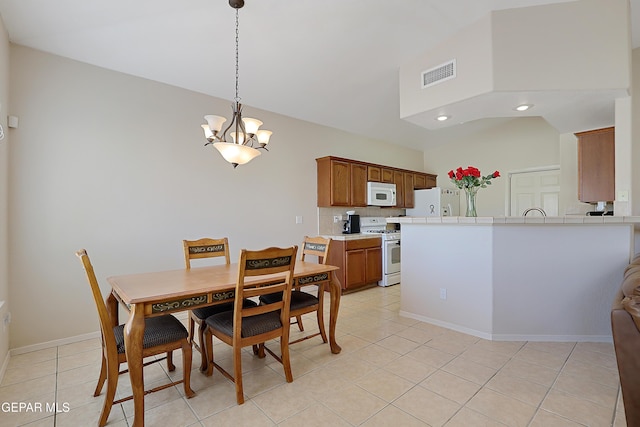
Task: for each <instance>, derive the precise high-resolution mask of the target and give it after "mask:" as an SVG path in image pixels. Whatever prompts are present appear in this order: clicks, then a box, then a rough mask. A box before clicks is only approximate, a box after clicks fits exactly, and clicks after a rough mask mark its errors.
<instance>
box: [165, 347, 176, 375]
mask: <svg viewBox="0 0 640 427" xmlns="http://www.w3.org/2000/svg"><path fill="white" fill-rule="evenodd" d="M167 369H168V370H169V372H173V371H175V370H176V365H174V364H173V351H167Z"/></svg>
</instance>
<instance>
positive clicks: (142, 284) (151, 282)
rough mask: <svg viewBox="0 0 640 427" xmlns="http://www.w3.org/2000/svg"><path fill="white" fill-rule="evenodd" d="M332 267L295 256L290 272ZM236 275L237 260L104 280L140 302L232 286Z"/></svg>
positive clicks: (307, 273) (129, 300) (120, 293)
mask: <svg viewBox="0 0 640 427" xmlns="http://www.w3.org/2000/svg"><path fill="white" fill-rule="evenodd" d="M334 270H338V267H335V266H333V265H323V264H317V263H312V262H304V261H300V260H297V261H296V266H295V270H294V273H293V275H294V278H299V277H304V276H312V275H316V274H322V273H329V272H331V271H334ZM278 276H279V275H277V274H276V275H273V277H274V278H275V277H278ZM280 276H282V275H280ZM237 279H238V264H237V263H234V264H229V265H227V264H223V265H215V266H209V267H197V268H191V269H180V270H168V271H157V272H150V273H138V274H128V275H123V276H111V277H108V278H107V282H109V284H110V285H111V287H112V288H113V290H114V291H115V292H116V293H117V294H118V296H119V297H120V298H121V299H122V301H123V302H124V303H126V304H139V303H146V302H154V301H158V300H164V299H167V298H176V297H189V296H192V295H194V294H196V295H197V294H203V293H207V292H221V291H225V290H231V289H235V286H236V281H237ZM252 279H253V280H252ZM246 281H247V282H251V281H256V283H261V282H264V281H265V276H262V277H255V278H251V277H247V278H246Z"/></svg>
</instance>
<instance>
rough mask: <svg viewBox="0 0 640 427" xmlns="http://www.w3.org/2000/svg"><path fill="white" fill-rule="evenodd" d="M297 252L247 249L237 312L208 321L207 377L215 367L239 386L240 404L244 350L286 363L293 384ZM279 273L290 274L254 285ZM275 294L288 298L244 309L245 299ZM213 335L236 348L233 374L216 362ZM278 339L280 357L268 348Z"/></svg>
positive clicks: (241, 267) (242, 259)
mask: <svg viewBox="0 0 640 427" xmlns="http://www.w3.org/2000/svg"><path fill="white" fill-rule="evenodd" d="M297 251H298V247H297V246H292V247H290V248H268V249H264V250H259V251H249V250H245V249H243V250H242V251H241V252H240V260H239V263H238V280H237V282H236V290H235V293H236V295H235V301H234V304H235V306H234V311H232V312H224V313H219V314H214V315H213V316H211V317H208V318H207V320H206V327H205V330H204V334H205V345H206V346H207V347H206V354H207V356H208V369H207V375H208V376H211V375H212V374H213V368H214V367H215V368H216V369H218V370H219V371H220V372H221V373H222V374H223V375H224V376H225V377H227V378H228V379H230V380H231V381H233V382H234V383H235V385H236V400H237V402H238V405H241V404H242V403H244V393H243V388H242V358H241V353H242V348H243V347H247V346H253V347H254V353H257V354H258V355H259V356H260V357H264V356H265V351H266V352H267V353H269V354H270V355H271V356H273V357H274V358H275V359H276V360H277V361H279V362H280V363H282V365H283V367H284V374H285V377H286V380H287V382H289V383H290V382H291V381H293V374H292V373H291V362H290V360H289V304H290V295H291V286H292V283H293V269H294V267H295V263H296V254H297ZM275 273H286V274H285V275H284V277H282V276H281V277H279V278H277V280H276V279H273V278H271V279H270V280H269V282H267V283H266V284H263V285H261V286H255V285H252V283H256V279H258V281H260V277H259V276H265V275H273V274H275ZM264 280H265V278H262V281H263V283H264ZM274 292H281V293H284V295H285V296H284V298H282V300H280V301H277V302H274V303H273V304H264V305H259V306H256V307H244V306H243V304H242V301H243V299H244V298H251V297H260V296H261V295H264V294H268V293H274ZM211 336H215V337H217V338H218V339H220V340H221V341H222V342H224V343H226V344H228V345H230V346H232V347H233V371H234V373H233V375H231V374H229V373H228V372H227V371H225V370H224V369H223V368H222V367H221V366H220V365H218V364H217V363H215V360H214V357H213V339H212V338H211ZM276 338H280V356H278V355H276V354H275V353H274V352H273V351H271V350H270V349H269V348H268V347H266V346H265V342H267V341H269V340H272V339H276Z"/></svg>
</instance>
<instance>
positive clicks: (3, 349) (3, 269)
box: [0, 17, 9, 378]
mask: <svg viewBox="0 0 640 427" xmlns="http://www.w3.org/2000/svg"><path fill="white" fill-rule="evenodd" d="M0 104H1V105H0V125H2V127H3V128H4V131H5V135H6V136H5V138H4V140H2V141H0V304H2V301H4V304H2V307H0V378H1V377H2V372H1V371H2V368H3V366H4V363H5V360H7V359H6V356H7V353H8V350H9V328H7V329H6V330H5V328H4V322H3V319H4V316H5V315H6V313H8V311H9V307H8V305H9V300H8V299H9V268H8V265H9V253H8V232H9V222H8V217H9V216H8V213H7V210H8V205H7V203H8V198H9V196H8V186H9V184H8V182H9V130H8V129H7V114H8V111H9V108H8V107H9V36H8V35H7V31H6V29H5V27H4V22H3V21H2V18H1V17H0Z"/></svg>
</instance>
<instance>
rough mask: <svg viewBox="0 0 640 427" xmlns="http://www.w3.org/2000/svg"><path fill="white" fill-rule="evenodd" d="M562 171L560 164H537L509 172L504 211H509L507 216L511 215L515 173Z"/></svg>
mask: <svg viewBox="0 0 640 427" xmlns="http://www.w3.org/2000/svg"><path fill="white" fill-rule="evenodd" d="M555 170H557V171H558V172H560V165H549V166H535V167H532V168H524V169H516V170H512V171H509V172H507V186H506V187H507V188H506V189H505V191H506V197H505V198H504V200H505V202H504V211H505V212H506V213H507V216H511V178H512V176H513V175H517V174H522V173H531V172H545V171H555ZM560 193H562V187H560Z"/></svg>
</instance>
